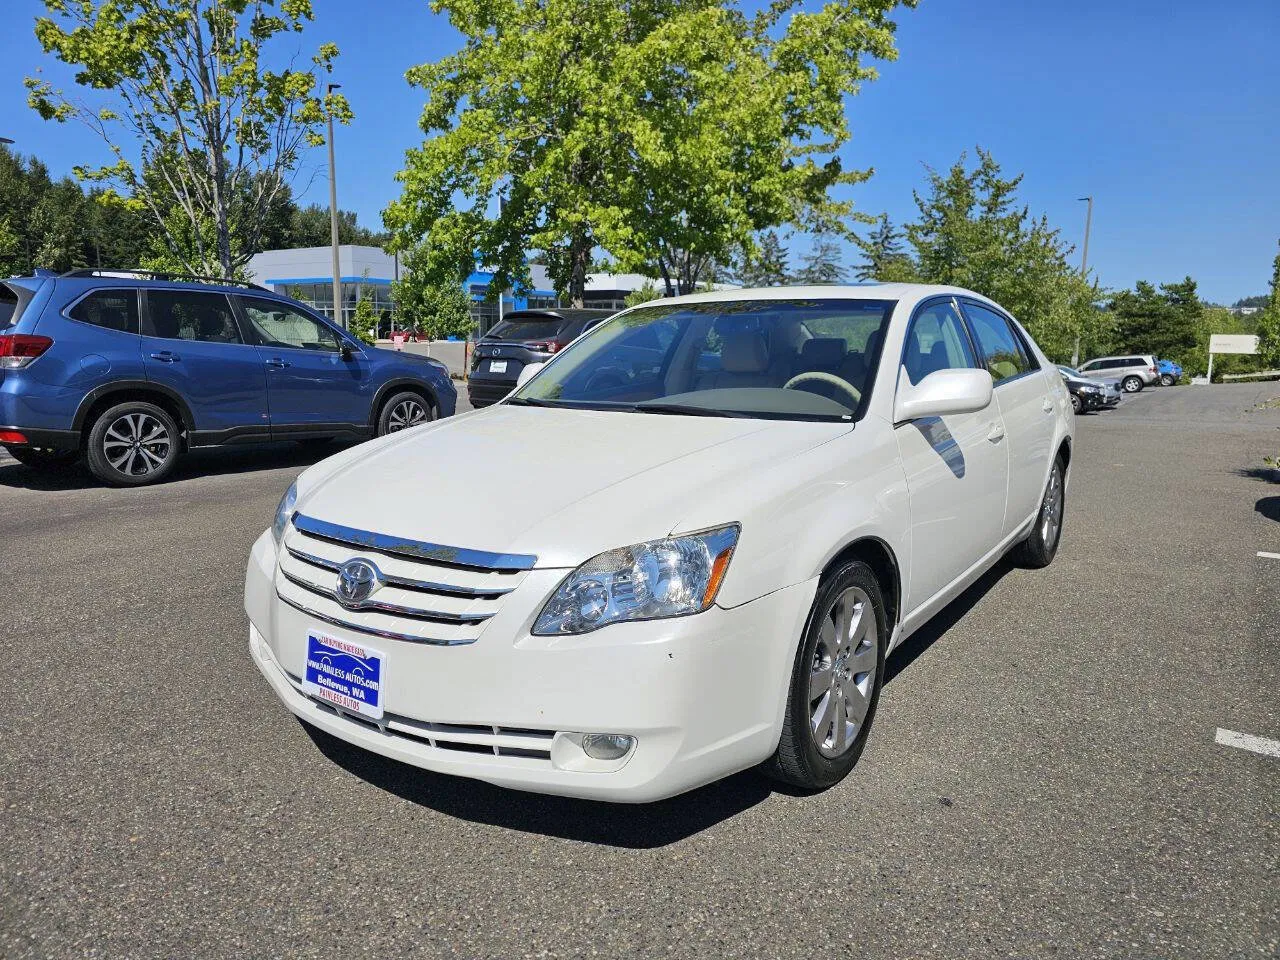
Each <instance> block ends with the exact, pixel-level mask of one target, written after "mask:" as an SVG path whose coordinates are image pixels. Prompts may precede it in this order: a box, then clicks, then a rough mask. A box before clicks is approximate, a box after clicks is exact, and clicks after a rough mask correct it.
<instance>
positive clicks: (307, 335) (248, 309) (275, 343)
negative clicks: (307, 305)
mask: <svg viewBox="0 0 1280 960" xmlns="http://www.w3.org/2000/svg"><path fill="white" fill-rule="evenodd" d="M240 302H241V303H242V304H244V311H245V314H246V315H247V316H248V318H249V326H251V327H252V328H253V332H254V333H256V334H257V335H258V339H259V340H260V341H261V342H262V344H263V345H264V346H271V347H291V348H293V349H295V350H325V351H328V352H330V353H337V352H338V350H340V349H341V344H340V343H339V341H338V335H337V334H336V333H334V332H333V331H332V330H330V329H329V328H328V327H327V326H325V325H324V324H323V323H321V322H320V321H319V320H317V319H316V318H315V317H310V316H307V314H305V313H303V312H302V311H300V310H295V309H293V308H292V307H289V306H287V305H285V304H283V303H279V302H278V301H275V300H262V299H258V298H256V297H241V298H240Z"/></svg>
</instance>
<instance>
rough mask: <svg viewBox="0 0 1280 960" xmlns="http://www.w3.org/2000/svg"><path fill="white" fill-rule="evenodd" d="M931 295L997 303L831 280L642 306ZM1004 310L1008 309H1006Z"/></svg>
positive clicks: (940, 291) (953, 292)
mask: <svg viewBox="0 0 1280 960" xmlns="http://www.w3.org/2000/svg"><path fill="white" fill-rule="evenodd" d="M934 296H955V297H970V298H972V299H974V300H979V301H981V302H983V303H989V304H991V305H992V306H995V307H999V308H1000V309H1004V308H1003V307H1000V305H999V304H998V303H996V302H995V301H994V300H992V299H991V298H990V297H984V296H983V295H982V294H980V293H975V292H974V291H973V290H966V289H965V288H964V287H955V286H950V285H947V284H934V283H857V284H831V285H814V286H799V285H797V286H783V287H735V288H731V289H725V290H710V291H707V292H706V293H690V294H686V295H685V296H682V297H668V298H663V299H662V300H660V301H654V300H651V301H649V302H648V303H646V304H642V306H648V305H650V304H653V303H661V304H662V305H663V306H669V305H672V304H674V305H679V304H684V303H724V302H732V301H735V300H793V299H795V298H797V297H803V298H812V299H825V300H900V301H905V302H907V303H916V302H918V301H920V300H924V299H927V298H928V297H934ZM1006 312H1007V311H1006Z"/></svg>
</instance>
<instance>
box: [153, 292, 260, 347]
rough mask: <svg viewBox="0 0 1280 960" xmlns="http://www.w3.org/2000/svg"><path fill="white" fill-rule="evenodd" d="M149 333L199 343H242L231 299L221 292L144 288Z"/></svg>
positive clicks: (169, 338) (168, 338)
mask: <svg viewBox="0 0 1280 960" xmlns="http://www.w3.org/2000/svg"><path fill="white" fill-rule="evenodd" d="M147 315H148V317H149V318H150V320H151V336H153V337H163V338H164V339H166V340H195V341H200V342H202V343H243V341H242V340H241V339H240V330H239V328H238V327H237V326H236V318H235V314H233V313H232V312H231V302H230V301H229V300H227V297H226V294H222V293H195V292H193V291H190V290H148V291H147Z"/></svg>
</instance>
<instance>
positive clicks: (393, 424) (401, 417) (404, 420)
mask: <svg viewBox="0 0 1280 960" xmlns="http://www.w3.org/2000/svg"><path fill="white" fill-rule="evenodd" d="M428 419H429V418H428V417H427V410H426V407H424V406H423V405H422V403H421V402H420V401H418V400H401V401H400V402H399V403H397V404H396V405H395V406H394V407H392V408H391V414H390V416H389V417H388V418H387V433H395V432H396V431H397V430H404V429H406V428H408V427H416V426H417V425H418V424H420V423H426V422H427V420H428Z"/></svg>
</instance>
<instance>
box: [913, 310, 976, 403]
mask: <svg viewBox="0 0 1280 960" xmlns="http://www.w3.org/2000/svg"><path fill="white" fill-rule="evenodd" d="M902 365H903V366H904V367H906V370H907V376H908V377H910V378H911V382H912V383H913V384H914V383H919V382H920V381H921V380H923V379H924V378H925V377H927V376H928V375H929V374H931V373H933V372H934V371H935V370H954V369H964V368H966V367H968V368H973V367H977V366H978V364H977V362H976V361H975V360H974V356H973V347H972V345H971V344H970V343H969V335H968V334H967V333H965V331H964V322H963V321H962V320H961V319H960V315H959V314H957V313H956V309H955V307H954V306H953V305H952V304H951V302H950V301H943V302H942V303H936V304H932V305H930V306H928V307H925V308H924V310H922V311H921V312H920V313H918V314H916V317H915V319H914V320H912V321H911V329H910V331H908V333H907V342H906V346H905V348H904V350H903V353H902Z"/></svg>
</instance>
